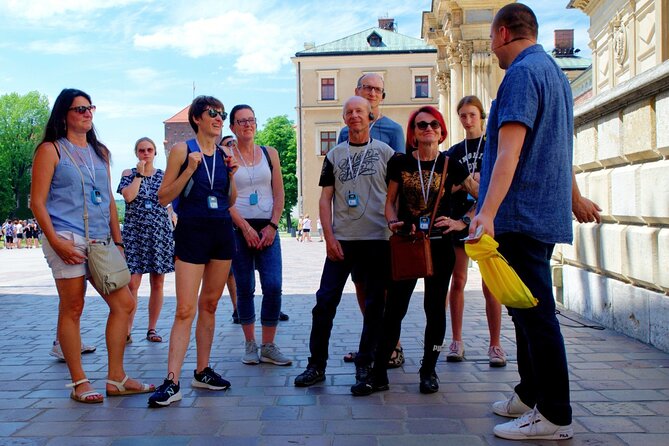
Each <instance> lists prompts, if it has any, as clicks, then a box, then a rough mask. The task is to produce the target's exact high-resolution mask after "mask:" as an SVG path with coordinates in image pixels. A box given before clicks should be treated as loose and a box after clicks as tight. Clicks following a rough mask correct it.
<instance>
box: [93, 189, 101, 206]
mask: <svg viewBox="0 0 669 446" xmlns="http://www.w3.org/2000/svg"><path fill="white" fill-rule="evenodd" d="M91 201H92V202H93V204H100V203H102V194H101V193H100V191H99V190H97V189H95V188H93V190H92V191H91Z"/></svg>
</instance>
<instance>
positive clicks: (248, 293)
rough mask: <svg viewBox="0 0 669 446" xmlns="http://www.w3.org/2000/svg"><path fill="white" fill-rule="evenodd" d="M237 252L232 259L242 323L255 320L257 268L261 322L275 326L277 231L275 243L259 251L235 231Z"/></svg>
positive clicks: (279, 281) (279, 269)
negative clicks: (252, 247) (260, 294)
mask: <svg viewBox="0 0 669 446" xmlns="http://www.w3.org/2000/svg"><path fill="white" fill-rule="evenodd" d="M235 236H236V238H237V252H236V253H235V255H234V257H233V259H232V268H233V271H234V275H235V281H236V282H237V314H238V315H239V322H240V323H241V324H242V325H250V324H253V323H254V322H255V321H256V310H255V305H254V302H253V297H254V293H255V291H256V273H255V272H256V270H258V273H259V275H260V286H261V288H262V307H261V309H260V323H261V324H262V325H263V326H264V327H276V326H277V325H278V324H279V314H280V313H281V285H282V274H283V273H282V264H281V243H280V241H279V233H278V232H277V234H276V236H275V237H274V243H272V244H271V245H270V246H268V247H267V248H265V249H262V250H256V249H251V248H249V246H248V245H247V244H246V239H245V238H244V235H243V234H242V233H241V231H239V230H235Z"/></svg>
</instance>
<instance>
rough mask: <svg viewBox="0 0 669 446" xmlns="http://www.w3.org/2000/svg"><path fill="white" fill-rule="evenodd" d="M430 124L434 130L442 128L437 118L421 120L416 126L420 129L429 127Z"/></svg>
mask: <svg viewBox="0 0 669 446" xmlns="http://www.w3.org/2000/svg"><path fill="white" fill-rule="evenodd" d="M428 125H429V126H430V127H432V130H437V129H438V128H441V124H439V121H437V120H436V119H435V120H434V121H432V122H427V121H420V122H417V123H416V127H417V128H418V129H420V130H425V129H427V126H428Z"/></svg>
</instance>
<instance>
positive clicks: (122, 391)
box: [107, 375, 156, 396]
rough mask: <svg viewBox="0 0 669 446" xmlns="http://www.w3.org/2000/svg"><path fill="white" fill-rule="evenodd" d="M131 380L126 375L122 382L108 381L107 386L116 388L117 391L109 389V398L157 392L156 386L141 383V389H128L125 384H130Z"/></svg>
mask: <svg viewBox="0 0 669 446" xmlns="http://www.w3.org/2000/svg"><path fill="white" fill-rule="evenodd" d="M129 379H130V378H129V377H128V375H125V378H123V381H121V382H118V381H114V380H111V379H108V380H107V384H111V385H112V386H114V387H116V390H109V389H107V396H121V395H136V394H138V393H151V392H154V391H155V390H156V386H154V385H153V384H146V383H141V384H142V387H141V389H126V388H125V383H126V382H128V380H129Z"/></svg>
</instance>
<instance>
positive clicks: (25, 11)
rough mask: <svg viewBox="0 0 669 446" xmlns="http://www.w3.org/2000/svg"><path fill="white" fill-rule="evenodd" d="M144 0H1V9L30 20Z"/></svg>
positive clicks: (119, 5)
mask: <svg viewBox="0 0 669 446" xmlns="http://www.w3.org/2000/svg"><path fill="white" fill-rule="evenodd" d="M141 1H143V0H30V1H25V0H1V1H0V9H2V10H4V11H5V12H6V13H7V14H8V15H12V16H15V17H21V18H24V19H27V20H30V21H38V20H42V19H48V18H51V17H53V16H57V15H65V14H67V15H74V16H78V15H85V14H90V13H91V12H93V11H96V10H101V9H111V8H116V7H121V6H126V5H129V4H132V3H139V2H141Z"/></svg>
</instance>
